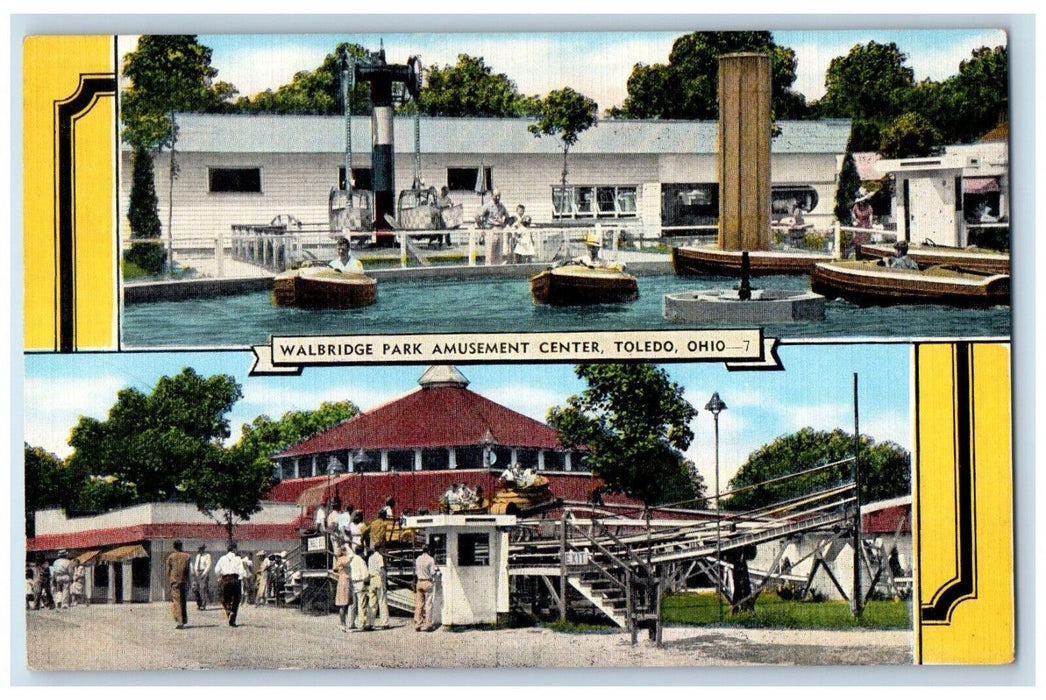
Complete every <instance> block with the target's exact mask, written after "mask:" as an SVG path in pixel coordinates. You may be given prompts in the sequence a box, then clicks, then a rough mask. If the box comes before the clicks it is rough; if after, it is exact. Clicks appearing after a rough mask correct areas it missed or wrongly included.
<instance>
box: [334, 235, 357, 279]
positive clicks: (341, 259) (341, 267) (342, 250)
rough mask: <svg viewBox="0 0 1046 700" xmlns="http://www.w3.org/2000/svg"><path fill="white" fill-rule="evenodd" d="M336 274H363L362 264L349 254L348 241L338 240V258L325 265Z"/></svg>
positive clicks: (345, 239)
mask: <svg viewBox="0 0 1046 700" xmlns="http://www.w3.org/2000/svg"><path fill="white" fill-rule="evenodd" d="M327 264H328V265H329V266H330V267H333V268H334V269H335V270H337V271H338V272H363V263H361V262H360V261H359V260H357V259H356V258H354V257H352V253H350V252H349V239H347V238H344V237H343V238H339V239H338V257H336V258H334V259H333V260H331V261H330V262H329V263H327Z"/></svg>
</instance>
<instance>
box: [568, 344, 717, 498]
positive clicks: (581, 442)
mask: <svg viewBox="0 0 1046 700" xmlns="http://www.w3.org/2000/svg"><path fill="white" fill-rule="evenodd" d="M574 372H575V373H576V374H577V376H578V377H580V378H581V379H583V380H585V382H586V384H587V385H588V387H587V388H586V389H585V390H584V391H583V392H582V393H581V395H580V396H571V397H570V398H568V399H567V403H566V405H564V406H555V407H553V408H551V409H549V412H548V424H549V425H551V426H552V427H553V428H555V430H556V431H557V432H558V433H559V440H560V442H561V443H562V444H563V445H564V446H567V447H574V448H587V449H588V450H589V457H588V464H589V465H590V466H591V467H592V469H593V471H594V472H595V473H596V475H597V476H599V477H601V478H602V479H603V480H604V481H605V482H606V485H607V487H609V488H610V489H612V490H615V491H623V492H624V493H626V494H628V495H629V496H631V497H633V498H637V499H639V500H640V501H642V502H643V503H645V504H647V505H648V506H650V505H656V504H659V503H669V502H678V501H683V500H686V499H693V498H701V497H703V496H704V493H703V488H704V484H703V483H702V482H700V481H699V480H696V479H693V478H691V475H690V470H691V469H692V465H690V464H689V463H688V461H687V460H686V459H685V458H684V457H683V454H682V452H683V450H686V449H687V447H689V446H690V443H691V441H692V440H693V439H694V433H693V431H691V429H690V421H691V420H693V418H694V416H695V415H696V414H697V410H696V409H695V408H694V407H693V406H691V405H690V403H689V402H687V400H686V399H685V398H683V387H682V386H680V385H679V384H676V383H675V382H673V381H672V380H671V379H670V378H669V376H668V373H667V372H665V370H663V369H661V368H659V367H655V366H654V365H650V364H587V365H578V366H577V367H575V369H574Z"/></svg>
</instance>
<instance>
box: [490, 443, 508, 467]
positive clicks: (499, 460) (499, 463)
mask: <svg viewBox="0 0 1046 700" xmlns="http://www.w3.org/2000/svg"><path fill="white" fill-rule="evenodd" d="M490 451H491V452H493V453H494V463H493V464H491V465H489V466H490V467H491V468H492V469H508V468H509V467H511V466H512V448H511V447H504V446H502V445H494V446H493V447H491V448H490Z"/></svg>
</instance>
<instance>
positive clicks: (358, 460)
mask: <svg viewBox="0 0 1046 700" xmlns="http://www.w3.org/2000/svg"><path fill="white" fill-rule="evenodd" d="M352 468H353V470H354V471H357V472H380V471H381V452H380V451H378V450H359V451H358V452H354V453H353V454H352Z"/></svg>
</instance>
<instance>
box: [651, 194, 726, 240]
mask: <svg viewBox="0 0 1046 700" xmlns="http://www.w3.org/2000/svg"><path fill="white" fill-rule="evenodd" d="M718 222H719V184H718V183H715V182H704V183H666V184H663V185H661V224H662V225H663V226H715V225H716V224H717V223H718ZM668 233H672V232H668Z"/></svg>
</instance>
